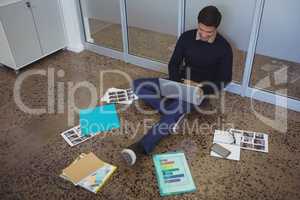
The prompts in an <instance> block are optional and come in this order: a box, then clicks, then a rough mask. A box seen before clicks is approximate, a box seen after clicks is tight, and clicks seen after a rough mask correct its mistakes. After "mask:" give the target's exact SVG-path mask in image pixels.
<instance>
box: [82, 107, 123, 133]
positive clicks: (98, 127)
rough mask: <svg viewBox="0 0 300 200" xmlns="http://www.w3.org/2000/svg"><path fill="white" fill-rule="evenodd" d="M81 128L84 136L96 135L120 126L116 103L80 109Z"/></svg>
mask: <svg viewBox="0 0 300 200" xmlns="http://www.w3.org/2000/svg"><path fill="white" fill-rule="evenodd" d="M79 117H80V128H81V134H82V135H83V136H89V135H95V134H99V133H102V132H108V131H111V130H113V129H118V128H120V119H119V116H118V113H117V110H116V106H115V104H106V105H103V106H98V107H96V108H89V109H84V110H80V113H79Z"/></svg>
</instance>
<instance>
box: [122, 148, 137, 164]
mask: <svg viewBox="0 0 300 200" xmlns="http://www.w3.org/2000/svg"><path fill="white" fill-rule="evenodd" d="M121 155H122V158H123V159H124V161H125V162H126V163H127V165H129V166H133V165H134V164H135V162H136V158H137V157H136V154H135V152H134V151H133V150H131V149H123V150H122V152H121Z"/></svg>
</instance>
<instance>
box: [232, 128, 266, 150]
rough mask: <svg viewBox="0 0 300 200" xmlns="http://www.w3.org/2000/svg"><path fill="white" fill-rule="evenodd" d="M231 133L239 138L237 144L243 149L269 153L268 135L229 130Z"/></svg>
mask: <svg viewBox="0 0 300 200" xmlns="http://www.w3.org/2000/svg"><path fill="white" fill-rule="evenodd" d="M229 132H230V133H231V134H233V135H234V136H235V138H237V142H236V144H238V145H240V147H241V148H242V149H247V150H252V151H259V152H264V153H268V152H269V147H268V135H267V134H265V133H258V132H252V131H244V130H237V129H229Z"/></svg>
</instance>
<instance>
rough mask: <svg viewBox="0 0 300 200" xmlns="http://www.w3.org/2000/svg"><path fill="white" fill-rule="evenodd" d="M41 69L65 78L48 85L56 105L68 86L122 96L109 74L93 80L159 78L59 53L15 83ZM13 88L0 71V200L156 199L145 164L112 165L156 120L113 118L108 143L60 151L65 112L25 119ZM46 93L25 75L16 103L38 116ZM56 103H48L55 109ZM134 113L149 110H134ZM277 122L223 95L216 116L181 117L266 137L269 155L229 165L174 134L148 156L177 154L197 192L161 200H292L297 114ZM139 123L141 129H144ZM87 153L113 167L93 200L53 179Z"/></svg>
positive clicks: (198, 135) (129, 114)
mask: <svg viewBox="0 0 300 200" xmlns="http://www.w3.org/2000/svg"><path fill="white" fill-rule="evenodd" d="M48 69H50V70H49V71H48ZM51 69H54V72H55V73H56V74H57V72H58V71H59V70H64V72H65V76H64V77H59V76H55V87H54V88H55V91H56V89H57V84H58V83H61V84H62V83H64V84H65V93H66V94H65V98H64V101H65V102H67V101H68V98H70V96H68V91H69V89H68V83H72V82H73V83H74V84H76V83H78V82H81V81H88V82H90V83H92V84H94V85H95V87H96V88H97V90H98V89H99V90H100V88H101V87H103V88H104V89H107V88H109V87H112V86H114V87H121V88H126V87H129V85H130V84H129V82H128V81H127V80H126V79H124V78H122V77H120V75H118V74H110V75H108V74H106V75H105V76H104V79H103V83H102V82H101V79H100V73H101V72H104V71H106V70H118V71H119V70H120V71H123V72H125V73H126V74H128V75H129V77H131V78H132V79H136V78H140V77H158V76H164V74H160V73H158V72H153V71H149V70H145V69H142V68H139V67H136V66H133V65H130V64H126V63H124V62H121V61H118V60H114V59H111V58H107V57H104V56H100V55H96V54H94V53H91V52H88V51H85V52H83V53H80V54H74V53H71V52H67V51H65V52H64V51H60V52H58V53H56V54H54V55H51V56H49V57H47V58H45V59H43V60H41V61H38V62H36V63H34V64H32V65H30V66H28V67H26V68H24V70H21V74H19V76H20V75H22V74H24V73H25V72H30V71H31V70H46V71H47V73H51ZM59 74H60V73H59ZM60 75H61V74H60ZM16 79H17V76H16V75H15V73H14V72H13V71H11V70H8V69H6V68H0V83H1V84H0V93H1V101H0V111H1V113H2V115H1V116H0V124H1V127H0V133H1V137H0V155H1V159H0V166H1V167H0V177H1V178H0V199H5V200H7V199H8V200H10V199H11V200H17V199H20V200H21V199H22V200H24V199H26V200H28V199H34V200H36V199H49V200H50V199H55V200H57V199H79V200H80V199H82V200H83V199H101V200H120V199H123V200H127V199H132V200H133V199H146V200H148V199H149V200H150V199H155V200H156V199H160V196H159V191H158V186H157V182H156V178H155V174H154V167H153V163H152V160H151V157H147V156H145V157H142V158H141V160H140V162H139V163H138V164H137V165H136V166H135V167H133V168H129V167H126V166H125V165H123V163H122V160H121V159H120V157H119V152H120V150H121V149H122V148H123V147H125V146H127V145H128V144H130V143H132V142H133V141H135V140H137V139H138V138H140V137H141V136H142V135H143V133H145V132H146V130H148V129H149V127H150V125H152V124H154V123H155V122H156V121H157V120H158V119H159V115H158V114H154V115H144V114H143V113H141V112H140V111H139V110H138V109H137V107H136V105H132V106H131V107H129V108H128V109H127V110H124V111H120V112H119V115H120V118H121V120H122V121H123V122H125V121H126V120H127V122H128V123H129V127H128V126H127V127H125V124H124V123H123V124H122V128H121V129H120V130H117V131H114V132H112V133H108V134H107V135H106V137H105V138H101V137H94V138H93V139H91V140H89V141H87V142H85V143H83V144H81V145H79V146H77V147H74V148H70V147H69V146H68V145H67V143H65V142H64V140H63V139H62V137H61V136H60V132H62V131H63V130H65V129H67V128H68V120H67V119H68V116H69V115H68V113H67V111H68V107H67V104H66V106H65V108H64V110H65V113H62V114H60V113H57V107H56V106H55V113H53V114H51V113H48V114H38V115H31V114H26V113H24V112H23V111H21V110H20V109H19V108H18V107H17V106H16V104H15V102H14V99H13V98H14V95H13V87H14V83H15V80H16ZM47 85H48V80H47V78H46V76H40V75H34V76H32V77H30V78H28V79H26V80H25V81H24V83H23V85H22V88H21V97H22V100H23V102H24V103H25V104H26V105H27V106H30V107H33V108H41V107H43V106H46V105H47V98H48V97H47ZM55 94H56V93H55ZM102 94H103V93H102ZM100 95H101V92H99V96H100ZM75 97H76V98H75V99H76V105H78V106H80V107H81V108H84V107H87V106H88V104H89V101H90V95H89V93H87V91H86V90H85V89H79V90H78V91H77V92H76V94H75ZM57 98H58V96H57V95H55V100H57ZM136 103H137V104H140V105H141V107H142V108H144V109H147V110H149V111H150V110H151V108H149V107H148V106H147V105H145V104H143V103H142V102H141V101H138V102H136ZM251 105H252V106H251ZM215 107H218V104H217V103H216V102H211V104H210V105H208V106H207V107H206V108H205V109H213V108H215ZM252 108H254V109H255V110H256V111H257V112H258V113H260V114H261V115H263V116H265V117H268V118H274V116H275V115H274V113H275V111H277V114H278V113H279V114H278V115H276V116H277V117H278V116H279V118H277V120H278V122H277V123H276V124H280V127H284V123H285V122H287V131H285V132H284V133H281V132H279V131H277V130H275V129H273V128H272V127H270V126H268V125H266V124H265V123H263V121H262V120H261V117H259V116H260V115H258V114H257V113H256V114H255V112H254V111H253V109H252ZM284 113H285V110H284V109H281V108H279V107H274V106H272V105H269V104H265V103H261V102H258V101H251V100H250V99H248V98H242V97H240V96H237V95H233V94H229V93H226V95H225V113H224V114H210V115H209V114H199V113H196V112H194V113H191V114H189V115H188V116H187V121H186V125H189V126H190V127H192V125H193V124H194V122H195V120H197V122H198V125H200V126H201V125H205V124H208V125H210V126H212V127H213V128H220V127H221V126H222V124H225V125H226V126H227V125H229V124H232V125H233V126H234V127H236V128H240V129H246V130H253V131H261V132H266V133H268V134H269V136H270V143H269V148H270V149H269V151H270V152H269V153H268V154H263V153H256V152H251V151H242V154H241V160H240V161H239V162H234V161H227V160H220V159H216V158H213V157H210V156H209V148H210V146H211V141H212V130H210V129H207V127H205V126H203V129H201V131H200V130H198V131H197V130H193V131H189V132H188V131H187V129H185V128H183V129H182V130H181V132H180V133H179V134H177V135H172V136H170V137H167V138H165V139H164V140H163V141H162V142H161V143H160V144H159V145H158V146H157V148H156V149H155V151H154V153H161V152H165V151H173V150H184V151H185V153H186V155H187V158H188V162H189V166H190V169H191V172H192V175H193V178H194V181H195V184H196V186H197V191H196V192H194V193H190V194H185V195H178V196H172V197H166V198H162V199H188V200H191V199H195V200H196V199H197V200H199V199H231V200H232V199H236V200H241V199H243V200H244V199H245V200H247V199H249V200H250V199H260V200H263V199H270V200H274V199H286V200H297V199H300V190H299V188H300V145H299V144H300V137H299V132H300V113H296V112H292V111H288V113H287V115H286V116H285V115H284ZM143 122H146V124H147V127H146V128H145V129H144V128H143ZM77 123H78V117H77V116H76V117H75V124H77ZM135 134H136V135H135ZM90 151H92V152H94V153H95V154H96V155H97V156H98V157H99V158H101V159H103V160H104V161H106V162H109V163H112V164H114V165H116V166H118V170H117V171H116V173H115V174H114V175H113V176H112V178H111V179H110V181H109V182H108V184H106V185H105V186H104V187H103V188H102V190H101V191H100V192H99V193H98V194H92V193H90V192H87V191H85V190H84V189H81V188H77V187H74V186H73V185H72V184H71V183H69V182H66V181H64V180H63V179H61V178H59V174H60V172H61V170H62V169H63V168H65V167H66V166H67V165H68V164H70V162H72V161H73V160H74V159H75V158H76V157H77V156H78V155H79V154H80V153H82V152H90Z"/></svg>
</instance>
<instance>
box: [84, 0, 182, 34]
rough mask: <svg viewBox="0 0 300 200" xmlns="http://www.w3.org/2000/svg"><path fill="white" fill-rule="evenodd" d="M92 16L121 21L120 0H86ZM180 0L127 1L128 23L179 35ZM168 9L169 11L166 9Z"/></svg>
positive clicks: (113, 21)
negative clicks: (178, 4)
mask: <svg viewBox="0 0 300 200" xmlns="http://www.w3.org/2000/svg"><path fill="white" fill-rule="evenodd" d="M85 1H87V5H88V11H87V14H88V16H89V17H91V18H95V19H101V20H103V21H106V22H111V23H120V7H119V2H120V1H119V0H105V1H103V0H102V1H99V0H85ZM177 2H178V0H151V1H150V0H129V1H127V11H128V15H127V16H128V25H129V26H133V27H138V28H143V29H147V30H153V31H156V32H160V33H166V34H171V35H175V36H176V35H177V21H178V14H177V13H178V6H177ZM166 10H167V11H166Z"/></svg>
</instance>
